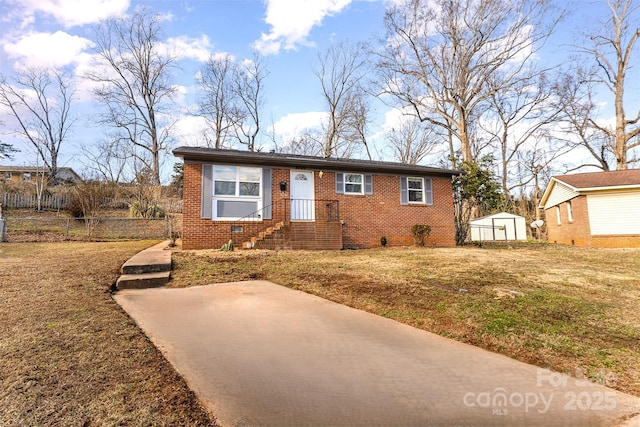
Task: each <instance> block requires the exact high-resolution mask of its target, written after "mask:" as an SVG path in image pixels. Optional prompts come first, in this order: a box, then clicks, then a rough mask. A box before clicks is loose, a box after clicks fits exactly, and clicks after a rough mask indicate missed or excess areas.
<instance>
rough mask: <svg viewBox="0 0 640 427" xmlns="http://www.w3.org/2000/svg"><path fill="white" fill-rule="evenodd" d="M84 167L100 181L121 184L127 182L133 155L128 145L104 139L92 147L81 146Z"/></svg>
mask: <svg viewBox="0 0 640 427" xmlns="http://www.w3.org/2000/svg"><path fill="white" fill-rule="evenodd" d="M81 151H82V154H83V157H84V158H85V160H86V162H85V163H84V165H85V167H86V168H87V169H89V170H91V171H93V172H95V173H96V174H97V175H98V177H99V179H100V180H101V181H106V182H111V183H121V182H125V181H127V172H128V168H129V167H130V166H131V164H130V163H131V160H132V158H133V154H132V153H131V150H130V149H129V146H128V144H125V143H124V142H123V141H122V140H120V139H118V138H113V139H109V138H108V137H106V138H105V139H103V140H101V141H99V142H98V143H97V144H95V145H92V146H86V145H84V146H82V147H81Z"/></svg>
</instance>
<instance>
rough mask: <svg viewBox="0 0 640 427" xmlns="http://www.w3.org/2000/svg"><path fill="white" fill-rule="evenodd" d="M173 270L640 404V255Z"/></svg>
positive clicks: (200, 257) (371, 253) (410, 256)
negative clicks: (447, 344)
mask: <svg viewBox="0 0 640 427" xmlns="http://www.w3.org/2000/svg"><path fill="white" fill-rule="evenodd" d="M173 260H174V271H173V274H172V276H173V280H172V282H171V284H170V286H174V287H183V286H193V285H204V284H210V283H215V282H229V281H239V280H252V279H266V280H271V281H273V282H276V283H279V284H282V285H284V286H288V287H291V288H294V289H299V290H302V291H305V292H309V293H311V294H314V295H318V296H320V297H323V298H326V299H329V300H333V301H336V302H339V303H342V304H346V305H349V306H351V307H355V308H358V309H362V310H366V311H369V312H372V313H375V314H378V315H381V316H385V317H389V318H392V319H395V320H397V321H399V322H402V323H406V324H409V325H412V326H415V327H418V328H422V329H425V330H428V331H432V332H435V333H437V334H440V335H443V336H446V337H450V338H453V339H456V340H459V341H462V342H466V343H470V344H474V345H477V346H480V347H483V348H485V349H488V350H491V351H495V352H499V353H502V354H505V355H507V356H510V357H513V358H516V359H518V360H521V361H524V362H528V363H532V364H535V365H538V366H541V367H547V368H551V369H554V370H557V371H561V372H566V373H569V374H571V375H577V376H587V377H589V378H591V379H592V380H594V381H596V382H600V383H603V384H606V385H609V386H611V387H613V388H616V389H618V390H621V391H624V392H627V393H631V394H635V395H638V396H640V250H631V249H627V250H625V249H585V248H575V247H566V246H556V245H536V244H532V245H530V246H526V247H523V248H514V249H512V248H488V247H484V248H475V247H465V248H450V249H424V248H387V249H371V250H358V251H327V252H306V251H280V252H273V251H271V252H269V251H238V252H219V251H213V250H211V251H177V252H174V255H173ZM512 291H513V292H512Z"/></svg>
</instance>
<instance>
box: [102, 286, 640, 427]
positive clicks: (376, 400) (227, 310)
mask: <svg viewBox="0 0 640 427" xmlns="http://www.w3.org/2000/svg"><path fill="white" fill-rule="evenodd" d="M114 298H115V300H116V301H117V302H118V303H119V304H120V305H121V306H122V307H123V308H124V309H125V310H126V311H127V312H128V313H129V315H130V316H131V317H132V318H133V319H134V320H135V321H136V322H137V324H138V325H139V326H140V327H141V328H142V329H143V330H144V331H145V333H146V334H147V336H148V337H149V338H150V339H151V340H152V341H153V342H154V344H155V345H156V346H157V347H158V348H159V349H160V350H161V351H162V352H163V353H164V355H165V356H166V357H167V359H168V360H169V361H170V362H171V363H172V364H173V365H174V366H175V368H176V370H177V371H178V372H179V373H180V374H181V375H182V376H183V377H184V378H185V379H186V381H187V383H188V384H189V386H190V387H191V388H192V389H193V390H194V391H195V392H196V394H197V395H198V397H199V398H200V399H201V401H202V402H203V403H204V404H205V405H206V406H207V407H208V409H210V410H211V411H212V412H213V413H214V414H215V415H216V416H217V417H218V421H219V423H220V424H222V425H223V426H250V425H256V426H258V425H259V426H303V425H315V426H341V425H344V426H355V425H363V426H365V425H366V426H376V425H383V426H410V425H421V426H425V425H446V426H450V425H464V426H477V425H491V426H495V425H505V426H506V425H508V426H520V425H527V426H554V425H558V426H560V425H562V426H590V425H593V426H600V425H601V426H611V425H617V424H619V423H620V422H621V421H622V420H624V419H626V424H627V425H635V424H636V423H637V422H638V421H639V419H638V417H636V418H635V419H633V420H631V419H629V418H630V416H631V414H638V413H640V398H638V397H634V396H630V395H626V394H623V393H619V392H616V391H614V390H612V389H609V388H606V387H604V386H600V385H595V384H592V383H587V382H584V381H581V380H580V379H576V378H571V377H568V376H564V375H560V374H557V373H552V372H550V371H547V370H544V369H540V368H537V367H535V366H532V365H527V364H525V363H521V362H518V361H515V360H513V359H510V358H507V357H504V356H501V355H498V354H495V353H491V352H488V351H484V350H481V349H479V348H477V347H473V346H470V345H466V344H461V343H458V342H456V341H452V340H449V339H446V338H442V337H440V336H437V335H434V334H431V333H428V332H425V331H422V330H418V329H415V328H411V327H409V326H406V325H402V324H400V323H397V322H394V321H392V320H389V319H385V318H382V317H378V316H374V315H372V314H369V313H365V312H362V311H359V310H355V309H352V308H348V307H345V306H342V305H339V304H335V303H332V302H329V301H326V300H324V299H321V298H318V297H314V296H311V295H308V294H305V293H303V292H299V291H294V290H291V289H288V288H285V287H282V286H279V285H276V284H273V283H270V282H265V281H253V282H241V283H224V284H215V285H209V286H200V287H192V288H187V289H169V288H156V289H140V290H125V291H120V292H118V293H117V294H116V295H115V296H114Z"/></svg>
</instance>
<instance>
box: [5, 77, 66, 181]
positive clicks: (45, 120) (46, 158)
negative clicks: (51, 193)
mask: <svg viewBox="0 0 640 427" xmlns="http://www.w3.org/2000/svg"><path fill="white" fill-rule="evenodd" d="M72 100H73V89H72V88H71V84H70V82H69V80H68V79H67V78H66V77H65V76H64V75H63V74H62V73H61V72H59V71H52V70H49V69H38V68H32V69H27V70H25V71H22V72H19V73H17V74H16V76H15V78H13V79H8V78H6V77H2V76H0V105H3V106H5V107H6V108H7V109H8V110H9V112H10V115H11V116H13V118H14V119H15V122H16V125H15V128H14V130H13V133H14V134H15V135H17V136H19V137H21V138H23V139H26V140H27V141H28V142H29V143H30V144H31V145H32V146H33V148H35V150H36V151H37V153H38V156H39V158H40V159H41V160H42V162H43V164H44V166H45V167H46V168H47V169H48V170H49V173H50V182H51V183H55V182H56V179H57V178H56V176H57V174H58V156H59V154H60V148H61V147H62V144H63V143H64V141H65V140H66V138H67V133H68V131H69V129H70V128H71V126H72V125H73V123H74V120H73V119H72V118H71V117H70V115H69V113H70V110H71V103H72Z"/></svg>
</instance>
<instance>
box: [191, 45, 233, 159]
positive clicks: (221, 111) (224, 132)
mask: <svg viewBox="0 0 640 427" xmlns="http://www.w3.org/2000/svg"><path fill="white" fill-rule="evenodd" d="M237 74H238V73H237V64H236V63H235V61H234V60H233V58H232V57H231V56H230V55H217V56H211V57H210V58H209V60H208V61H207V63H206V64H205V66H204V67H203V69H202V70H201V72H200V74H199V76H198V81H199V83H200V88H201V90H202V97H201V98H200V100H199V101H198V104H199V112H198V114H199V115H200V116H201V117H203V118H204V119H205V120H206V121H207V124H208V127H209V128H210V129H211V132H212V133H213V138H212V139H209V138H207V141H208V145H209V146H211V147H213V148H224V147H226V146H228V145H230V144H231V140H232V138H233V137H234V132H235V125H236V123H238V122H239V121H241V120H242V114H241V112H240V108H239V106H238V102H239V100H238V99H237V97H236V90H235V83H236V82H235V79H236V75H237ZM209 141H210V142H209Z"/></svg>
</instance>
